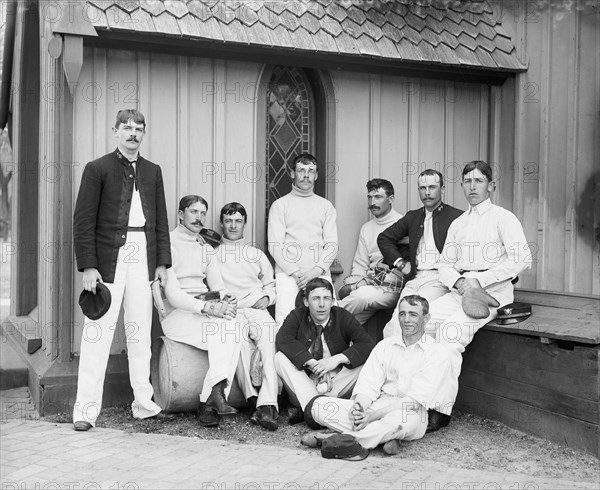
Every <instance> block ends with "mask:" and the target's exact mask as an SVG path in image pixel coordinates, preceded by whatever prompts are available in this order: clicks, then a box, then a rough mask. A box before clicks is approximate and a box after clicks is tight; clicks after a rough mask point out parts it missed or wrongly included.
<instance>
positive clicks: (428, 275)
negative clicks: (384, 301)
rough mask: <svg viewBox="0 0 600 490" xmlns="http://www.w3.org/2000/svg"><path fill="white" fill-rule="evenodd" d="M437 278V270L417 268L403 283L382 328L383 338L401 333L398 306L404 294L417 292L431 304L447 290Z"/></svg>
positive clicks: (408, 294) (438, 276) (438, 275)
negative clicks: (414, 273)
mask: <svg viewBox="0 0 600 490" xmlns="http://www.w3.org/2000/svg"><path fill="white" fill-rule="evenodd" d="M439 278H440V274H439V272H438V271H437V270H417V274H416V275H415V277H413V278H412V279H411V280H410V281H408V282H407V283H406V284H405V285H404V288H403V289H402V292H401V293H400V297H399V298H398V302H397V304H396V308H395V309H394V314H393V315H392V318H391V319H390V321H389V322H388V323H387V325H386V326H385V328H384V329H383V338H384V339H387V338H388V337H393V336H394V335H402V329H401V328H400V323H399V322H398V311H399V308H398V306H399V304H400V300H401V299H402V298H404V297H405V296H410V295H413V294H418V295H419V296H422V297H423V298H425V299H426V300H427V301H429V305H430V306H431V303H433V301H435V300H436V299H438V298H441V297H442V296H444V295H445V294H447V293H448V292H449V291H448V288H447V287H446V286H444V285H443V284H442V283H441V282H440V280H439Z"/></svg>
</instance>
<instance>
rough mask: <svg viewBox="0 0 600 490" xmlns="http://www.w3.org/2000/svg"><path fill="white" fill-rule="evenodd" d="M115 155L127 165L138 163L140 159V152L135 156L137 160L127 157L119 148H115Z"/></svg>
mask: <svg viewBox="0 0 600 490" xmlns="http://www.w3.org/2000/svg"><path fill="white" fill-rule="evenodd" d="M115 155H116V156H117V159H118V160H119V161H120V162H121V163H124V164H126V165H129V164H132V165H133V164H135V163H137V161H138V160H139V159H140V154H139V153H138V154H137V156H136V157H135V160H129V158H127V157H126V156H125V155H123V153H121V150H119V149H118V148H117V149H116V150H115Z"/></svg>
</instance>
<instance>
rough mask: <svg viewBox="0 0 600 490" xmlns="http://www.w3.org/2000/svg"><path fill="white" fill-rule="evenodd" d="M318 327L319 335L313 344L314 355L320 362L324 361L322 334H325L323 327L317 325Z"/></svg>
mask: <svg viewBox="0 0 600 490" xmlns="http://www.w3.org/2000/svg"><path fill="white" fill-rule="evenodd" d="M315 326H316V327H317V335H316V337H315V340H313V343H312V355H313V357H314V358H315V359H316V360H317V361H318V360H320V359H323V339H322V338H321V334H322V333H323V326H322V325H315Z"/></svg>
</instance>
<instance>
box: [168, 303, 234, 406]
mask: <svg viewBox="0 0 600 490" xmlns="http://www.w3.org/2000/svg"><path fill="white" fill-rule="evenodd" d="M245 324H246V319H245V317H242V316H241V315H239V314H238V315H237V316H236V317H235V318H234V319H233V320H224V319H222V318H217V317H209V316H207V315H199V314H197V313H193V312H191V311H186V310H182V309H179V308H178V309H176V310H174V311H172V312H171V313H170V314H169V315H168V316H167V317H166V318H165V319H164V320H163V321H162V322H161V325H162V328H163V332H164V333H165V335H166V336H167V337H168V338H170V339H172V340H176V341H177V342H183V343H184V344H188V345H193V346H194V347H196V348H198V349H201V350H205V351H206V352H207V353H208V371H207V372H206V376H205V378H204V383H203V384H202V392H201V393H200V401H201V402H202V403H204V402H206V399H207V398H208V396H209V395H210V392H211V390H212V387H213V386H214V385H216V384H217V383H219V382H221V381H223V380H227V387H226V388H225V396H226V397H227V396H229V392H230V391H231V382H232V381H233V377H234V375H235V370H236V368H237V364H238V361H239V358H240V349H241V346H242V339H243V336H244V334H243V330H244V325H245Z"/></svg>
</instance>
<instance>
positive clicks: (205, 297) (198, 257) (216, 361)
mask: <svg viewBox="0 0 600 490" xmlns="http://www.w3.org/2000/svg"><path fill="white" fill-rule="evenodd" d="M207 210H208V204H207V203H206V201H205V200H204V199H203V198H202V197H200V196H195V195H190V196H185V197H183V198H181V200H180V201H179V211H178V215H179V225H178V226H177V228H175V229H174V230H173V231H172V232H171V234H170V237H171V253H172V256H173V267H172V268H171V269H168V281H167V286H166V288H165V295H166V298H167V301H166V302H165V307H166V316H165V318H163V319H162V321H161V325H162V328H163V331H164V333H165V335H166V336H167V337H168V338H169V339H172V340H175V341H177V342H183V343H185V344H189V345H192V346H194V347H196V348H198V349H202V350H205V351H207V352H208V363H209V368H208V371H207V372H206V376H205V378H204V384H203V386H202V392H201V393H200V408H199V413H198V420H199V422H200V424H201V425H203V426H205V427H215V426H218V425H219V420H220V416H221V415H233V414H235V413H237V410H236V409H235V408H233V407H232V406H230V405H229V404H228V403H227V400H226V397H227V395H228V394H229V390H230V389H231V383H232V381H233V377H234V375H235V370H236V367H237V364H238V360H239V357H240V348H241V332H240V331H241V327H240V323H241V322H240V321H239V319H237V320H236V314H237V300H236V299H235V298H234V297H233V296H231V295H229V294H226V290H225V284H224V283H223V279H222V277H221V272H220V269H219V262H218V260H217V258H216V256H215V250H214V249H213V247H212V246H211V245H209V244H208V243H206V241H205V240H204V238H203V236H202V235H201V234H200V230H201V229H202V227H203V221H204V218H205V217H206V212H207ZM205 281H206V282H205ZM207 285H208V287H207ZM192 375H194V374H192Z"/></svg>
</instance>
